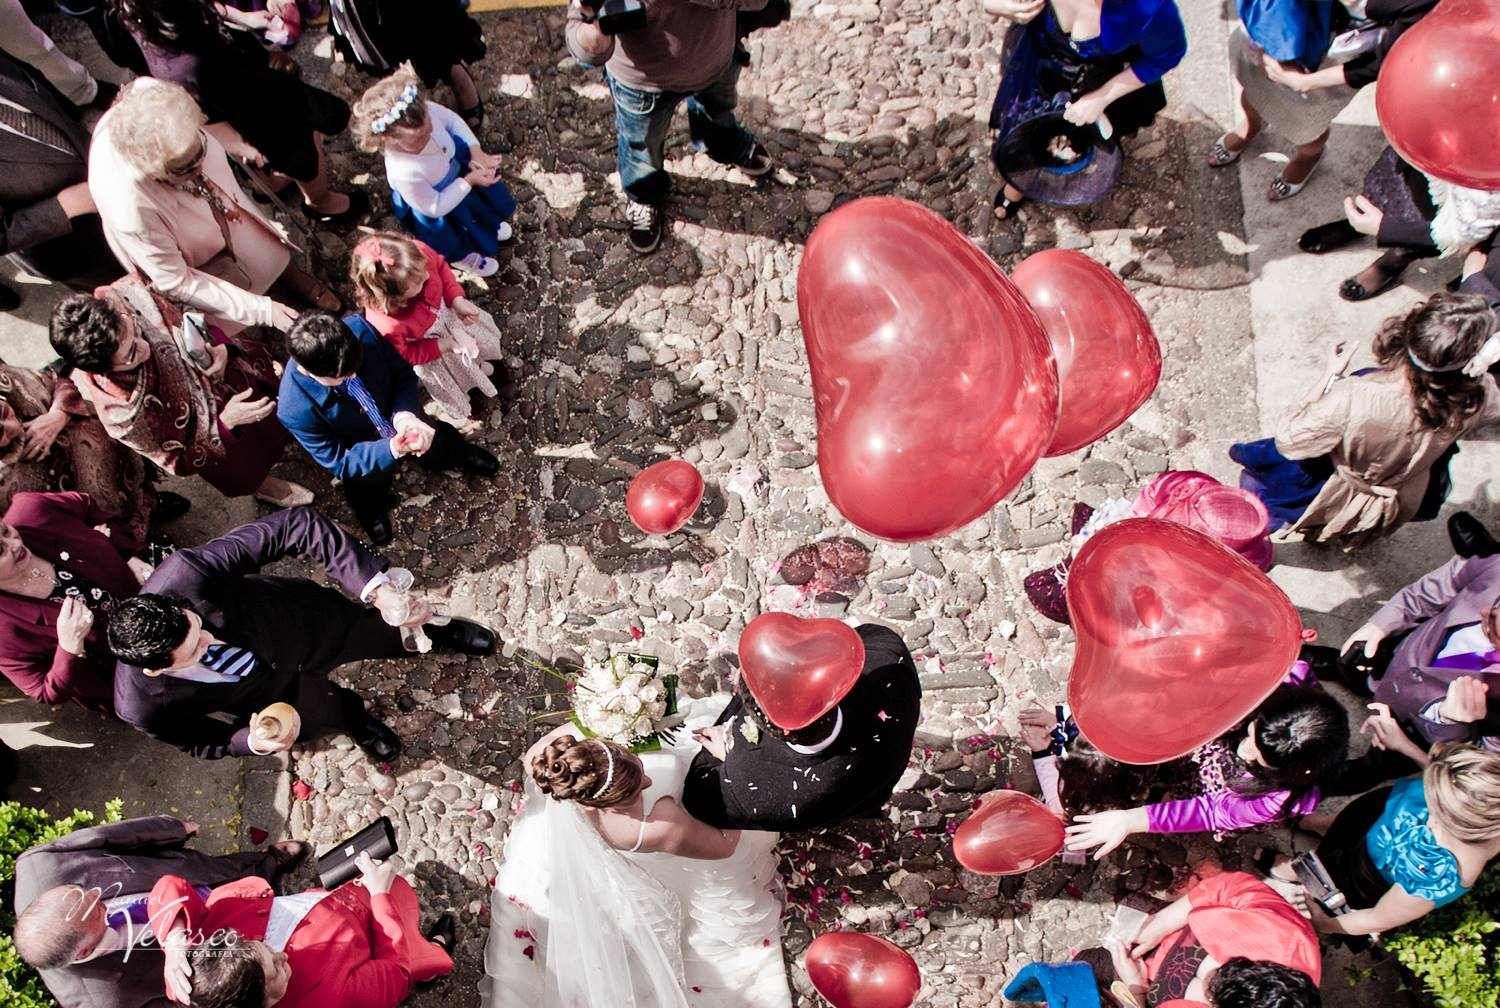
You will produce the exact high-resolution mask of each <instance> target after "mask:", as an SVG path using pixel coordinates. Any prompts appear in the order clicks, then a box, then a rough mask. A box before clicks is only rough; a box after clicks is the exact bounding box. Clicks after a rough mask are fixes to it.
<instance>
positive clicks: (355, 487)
mask: <svg viewBox="0 0 1500 1008" xmlns="http://www.w3.org/2000/svg"><path fill="white" fill-rule="evenodd" d="M287 348H288V349H289V350H290V351H291V355H292V359H291V361H290V362H289V363H288V364H287V366H286V370H285V372H283V374H282V376H281V392H280V394H279V395H278V397H277V400H276V415H277V416H278V417H279V418H280V419H281V422H282V424H283V425H284V426H285V427H286V429H287V430H289V431H291V432H292V436H293V437H295V438H296V439H297V440H298V441H299V442H300V443H301V445H302V447H304V448H306V449H307V453H308V454H309V455H311V456H312V457H313V460H314V461H316V462H317V463H318V464H319V465H321V466H322V467H323V468H324V469H327V470H328V471H329V472H330V473H332V474H333V475H334V477H335V478H336V479H337V480H338V481H339V482H340V483H341V484H342V486H343V488H344V496H345V498H346V499H347V500H348V501H349V507H350V508H352V509H353V511H354V516H355V517H356V518H357V519H359V523H360V525H361V526H362V527H363V528H364V530H365V531H366V532H368V533H369V535H370V541H371V542H372V543H374V544H375V545H376V546H383V545H385V544H386V543H388V542H390V541H391V515H390V509H391V504H392V503H393V499H392V496H391V480H392V478H393V477H394V476H395V470H396V466H397V465H399V464H400V462H401V459H403V458H405V457H406V456H408V455H409V456H412V457H413V458H415V459H416V460H417V462H418V464H420V465H421V466H423V467H424V468H427V469H435V470H443V471H453V470H457V471H459V472H466V473H473V474H475V475H478V476H493V475H495V473H497V472H499V471H500V462H499V460H498V459H496V458H495V456H494V455H491V454H490V453H489V452H487V451H485V450H484V449H483V448H480V447H479V446H477V445H471V444H469V443H468V442H467V441H465V440H464V439H463V438H462V437H460V436H459V433H458V431H456V430H454V429H453V428H452V427H450V426H449V425H448V424H445V423H443V422H442V421H441V420H431V421H423V420H421V419H420V418H419V414H420V413H421V408H420V405H419V404H420V386H419V384H418V380H417V374H416V372H415V371H413V370H412V368H411V365H410V364H408V363H406V361H404V360H402V359H401V357H400V356H399V355H398V354H397V353H396V351H395V350H393V349H392V348H391V346H390V345H389V344H388V343H386V341H385V340H383V339H381V337H380V334H379V333H377V332H376V331H375V329H374V327H372V326H371V325H370V324H369V323H368V322H366V321H365V320H364V318H363V317H362V316H359V315H350V316H348V317H347V318H345V319H344V320H343V321H342V322H341V321H339V320H338V319H337V318H335V317H334V316H332V315H329V314H328V313H326V312H309V313H307V314H306V315H303V316H302V317H301V318H299V319H298V320H297V321H296V323H295V324H294V325H293V326H292V329H291V332H289V333H288V334H287Z"/></svg>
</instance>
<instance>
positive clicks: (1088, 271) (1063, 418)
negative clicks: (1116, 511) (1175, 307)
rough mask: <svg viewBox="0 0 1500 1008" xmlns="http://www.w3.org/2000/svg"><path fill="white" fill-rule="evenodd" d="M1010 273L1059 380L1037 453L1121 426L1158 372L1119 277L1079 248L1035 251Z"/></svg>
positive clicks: (1141, 319)
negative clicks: (1047, 343)
mask: <svg viewBox="0 0 1500 1008" xmlns="http://www.w3.org/2000/svg"><path fill="white" fill-rule="evenodd" d="M1011 280H1013V281H1014V282H1015V285H1016V286H1017V287H1019V288H1020V290H1021V293H1022V294H1024V295H1025V296H1026V300H1027V301H1028V302H1030V303H1031V310H1032V311H1034V312H1036V317H1037V318H1038V319H1040V320H1041V323H1042V329H1043V330H1044V331H1045V332H1046V333H1047V338H1048V339H1050V340H1051V341H1052V356H1053V357H1054V358H1055V359H1056V361H1057V373H1058V376H1059V377H1060V378H1061V381H1062V405H1061V412H1060V414H1059V416H1058V419H1057V433H1056V434H1054V435H1053V436H1052V443H1051V444H1049V445H1048V446H1047V450H1046V451H1045V452H1043V454H1044V455H1046V456H1047V457H1048V458H1051V457H1052V456H1054V455H1066V454H1067V453H1068V452H1071V451H1077V450H1078V449H1079V448H1082V447H1083V446H1084V445H1088V444H1093V443H1094V442H1095V441H1097V440H1099V439H1100V438H1102V437H1103V436H1104V435H1106V434H1108V433H1109V432H1110V431H1112V430H1114V429H1115V428H1116V427H1118V426H1120V424H1122V423H1124V422H1125V420H1126V418H1127V417H1129V416H1130V414H1132V413H1134V412H1135V411H1136V409H1137V408H1139V406H1140V405H1141V403H1143V402H1145V401H1146V400H1147V399H1149V398H1151V393H1152V392H1154V391H1156V383H1157V382H1158V381H1159V380H1160V379H1161V346H1160V345H1159V344H1158V343H1157V342H1156V334H1155V333H1154V332H1152V330H1151V320H1150V319H1149V318H1147V317H1146V313H1145V312H1144V311H1142V310H1141V306H1140V305H1139V304H1138V303H1137V302H1136V300H1135V298H1133V297H1131V295H1130V291H1128V290H1126V289H1125V285H1124V284H1123V283H1121V282H1120V278H1119V277H1117V276H1115V275H1114V274H1113V273H1111V272H1110V271H1109V270H1107V269H1105V268H1104V267H1103V266H1101V265H1100V264H1099V263H1096V262H1095V261H1094V260H1092V259H1090V258H1089V257H1088V256H1086V255H1084V254H1083V253H1082V252H1077V251H1074V250H1072V249H1049V250H1047V251H1045V252H1038V253H1036V255H1033V256H1029V257H1028V258H1027V259H1025V260H1024V261H1022V263H1021V265H1019V266H1017V267H1016V268H1015V270H1014V271H1013V272H1012V273H1011Z"/></svg>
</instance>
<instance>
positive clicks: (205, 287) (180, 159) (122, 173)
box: [89, 77, 338, 334]
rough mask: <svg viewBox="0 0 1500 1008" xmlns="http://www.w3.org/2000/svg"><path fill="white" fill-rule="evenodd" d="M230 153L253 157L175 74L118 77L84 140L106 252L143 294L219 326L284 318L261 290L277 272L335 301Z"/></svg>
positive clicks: (289, 313)
mask: <svg viewBox="0 0 1500 1008" xmlns="http://www.w3.org/2000/svg"><path fill="white" fill-rule="evenodd" d="M231 155H233V156H236V157H239V158H242V159H244V160H246V161H248V162H249V163H252V164H254V163H256V162H257V161H258V160H259V154H258V153H257V152H256V151H255V150H253V149H252V148H250V147H249V146H248V145H247V144H245V142H244V141H243V140H242V139H240V137H239V134H237V133H236V132H235V131H234V130H233V129H232V128H231V127H229V126H228V125H226V124H224V123H214V124H211V125H210V124H208V123H207V121H206V118H205V116H204V114H203V110H202V109H200V108H199V107H198V104H197V102H195V101H194V100H193V97H192V95H190V94H188V92H187V90H186V89H184V88H183V87H182V86H181V85H178V84H169V83H166V82H164V81H158V80H155V79H152V78H149V77H142V78H139V79H137V80H135V81H133V82H132V83H131V84H130V85H129V86H128V87H126V88H125V90H124V91H123V92H121V95H120V98H119V100H118V101H116V102H115V104H114V106H113V107H112V108H111V109H110V110H109V111H108V112H106V113H105V114H104V117H103V118H101V119H100V120H99V123H98V125H97V126H95V127H94V141H93V144H92V145H91V147H90V149H89V192H90V193H92V194H93V197H94V202H95V203H96V204H98V207H99V216H100V218H101V220H102V221H103V223H104V234H105V237H106V239H108V241H109V245H110V248H111V249H112V250H113V251H114V253H115V257H116V258H117V259H119V260H120V263H121V264H122V265H123V266H124V267H125V269H126V270H127V271H128V272H130V273H131V274H133V275H134V276H135V277H136V278H138V279H139V280H140V281H141V282H142V283H144V284H145V285H147V286H148V287H149V288H150V290H151V292H152V295H153V296H155V297H157V298H161V299H164V300H165V301H167V302H170V303H171V305H172V307H173V309H175V310H188V311H199V312H202V313H204V315H206V316H207V317H208V321H209V322H210V323H212V324H216V325H218V326H219V327H220V328H221V329H223V330H224V331H225V332H226V333H227V334H232V333H234V332H238V331H239V330H240V329H243V328H245V327H246V326H254V325H271V326H276V327H277V328H280V329H286V328H288V327H289V326H290V325H291V324H292V322H293V321H294V320H295V319H296V317H297V311H296V309H294V308H291V307H288V306H287V305H286V304H284V303H283V302H281V301H278V300H276V299H275V298H273V297H271V296H270V295H269V294H268V293H267V292H268V291H270V290H271V289H272V286H273V285H274V284H276V283H277V282H278V281H281V282H282V284H283V286H286V287H288V288H291V290H292V293H293V294H295V295H297V296H298V297H300V298H302V299H305V300H307V301H309V302H312V303H314V304H318V305H321V306H327V307H337V304H338V300H337V298H334V297H333V295H332V294H331V293H330V292H329V291H328V290H327V288H324V287H323V286H322V285H321V284H319V283H318V282H317V281H316V280H314V279H313V278H312V277H311V276H309V275H308V274H306V273H304V272H303V271H302V270H300V269H298V268H297V267H295V266H293V265H292V264H291V250H290V246H289V245H288V243H287V242H286V239H284V238H283V237H282V235H281V232H280V231H278V230H277V229H276V227H275V225H273V224H272V223H271V222H270V221H269V220H268V219H266V218H265V217H264V216H262V215H261V212H260V211H259V210H257V209H256V208H255V204H254V202H253V201H252V200H251V199H250V197H249V196H247V195H246V194H245V192H244V190H243V189H241V188H240V184H239V182H238V181H237V180H236V179H235V177H234V172H233V171H232V170H231V169H230V166H229V157H230V156H231Z"/></svg>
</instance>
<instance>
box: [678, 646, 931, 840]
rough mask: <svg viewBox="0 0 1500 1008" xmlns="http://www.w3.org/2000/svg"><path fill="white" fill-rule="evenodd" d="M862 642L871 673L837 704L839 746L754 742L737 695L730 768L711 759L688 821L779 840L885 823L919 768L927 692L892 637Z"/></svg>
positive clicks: (695, 770) (700, 765)
mask: <svg viewBox="0 0 1500 1008" xmlns="http://www.w3.org/2000/svg"><path fill="white" fill-rule="evenodd" d="M858 632H859V636H860V639H861V640H863V641H864V644H865V668H864V672H863V673H862V674H861V675H860V678H859V681H858V682H857V683H855V684H854V688H853V689H851V690H850V691H849V693H848V695H847V696H845V697H844V699H843V700H842V701H841V702H840V703H839V709H840V710H841V711H842V712H843V715H844V724H843V729H842V730H841V731H840V732H839V736H838V738H836V739H835V740H834V741H833V743H832V744H831V745H830V746H829V747H828V748H827V749H825V750H823V751H822V752H820V753H816V754H814V755H806V754H804V753H799V752H797V751H796V750H794V749H792V748H791V747H790V746H788V745H787V743H786V742H785V741H784V740H783V739H781V738H778V737H777V736H775V735H773V734H772V733H771V732H768V731H765V730H764V729H761V730H760V732H759V735H758V737H757V740H756V741H755V742H751V741H750V740H749V739H747V738H746V737H745V733H744V731H742V728H743V726H744V725H745V724H746V723H747V722H748V723H749V724H751V725H754V724H755V722H754V720H753V719H752V718H750V717H749V716H748V715H746V714H744V713H743V704H742V702H741V700H740V698H739V696H738V695H736V696H735V698H734V699H733V700H731V701H730V702H729V706H728V707H726V708H725V709H724V713H723V714H722V715H721V716H720V717H719V724H726V723H727V724H728V725H729V726H730V730H729V734H728V737H727V739H726V744H728V745H729V751H728V752H727V753H726V754H725V758H724V761H723V762H720V761H719V760H718V759H717V758H715V757H714V756H713V755H711V754H710V753H708V752H707V751H703V752H700V753H699V754H698V755H697V756H696V757H695V758H694V759H693V765H692V768H691V769H690V770H689V771H688V776H687V782H686V784H685V786H684V788H683V795H682V800H683V806H684V807H685V808H686V809H687V811H688V813H689V814H691V815H692V816H693V817H694V818H696V819H699V820H701V821H703V822H706V823H708V824H709V825H710V826H717V827H719V828H720V829H750V830H774V831H778V832H786V831H790V830H799V829H819V828H821V827H824V826H830V825H832V824H834V823H837V822H841V821H843V820H845V819H853V818H860V817H865V816H874V815H879V814H880V812H881V810H882V809H884V808H885V804H886V802H888V801H890V798H891V792H892V791H894V790H895V788H896V782H897V781H898V780H900V779H901V775H902V774H903V773H905V772H906V764H907V761H908V760H909V759H910V758H911V746H912V740H913V739H914V738H915V736H916V733H917V719H918V717H919V716H920V714H921V709H922V687H921V685H920V684H919V683H918V682H917V667H916V665H915V664H914V663H913V662H912V659H911V651H910V650H909V649H908V648H907V646H906V645H905V644H903V643H902V642H901V638H900V637H898V636H897V635H896V633H895V632H894V631H892V630H888V629H887V628H885V627H882V626H876V625H874V624H865V625H864V626H861V627H860V628H859V630H858ZM751 734H752V735H753V734H755V733H754V731H753V730H752V732H751Z"/></svg>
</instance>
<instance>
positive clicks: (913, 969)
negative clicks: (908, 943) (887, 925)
mask: <svg viewBox="0 0 1500 1008" xmlns="http://www.w3.org/2000/svg"><path fill="white" fill-rule="evenodd" d="M807 976H808V978H809V979H810V980H812V983H813V986H814V987H816V988H817V989H818V993H819V994H821V995H823V997H825V998H826V999H827V1000H828V1003H829V1004H831V1005H833V1006H834V1008H908V1006H909V1005H910V1004H911V1003H912V1002H913V1001H915V1000H916V997H917V993H918V992H919V991H920V990H921V989H922V972H921V971H920V970H919V969H917V964H916V961H915V960H913V959H912V957H911V956H909V955H907V954H906V952H905V951H904V950H902V949H900V948H897V947H896V946H895V945H892V944H891V943H890V942H888V941H886V940H885V939H884V938H877V937H875V936H874V935H867V934H860V933H859V932H857V931H830V932H828V933H827V934H822V935H819V936H818V937H816V938H814V939H813V942H812V944H811V945H809V946H807Z"/></svg>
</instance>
